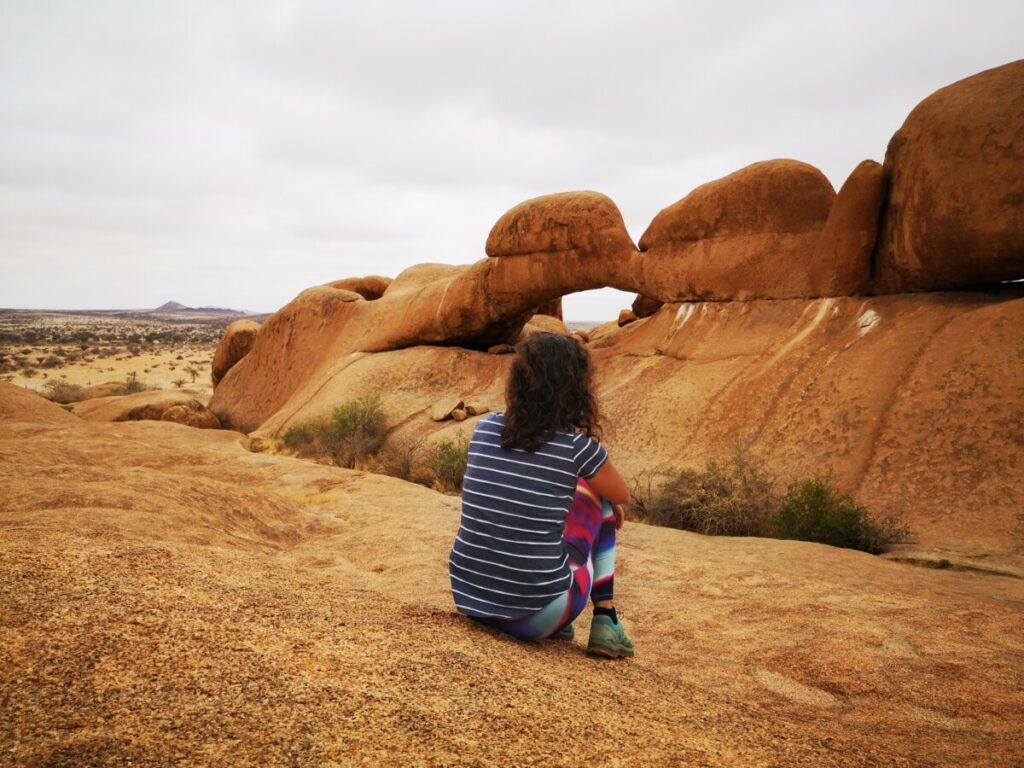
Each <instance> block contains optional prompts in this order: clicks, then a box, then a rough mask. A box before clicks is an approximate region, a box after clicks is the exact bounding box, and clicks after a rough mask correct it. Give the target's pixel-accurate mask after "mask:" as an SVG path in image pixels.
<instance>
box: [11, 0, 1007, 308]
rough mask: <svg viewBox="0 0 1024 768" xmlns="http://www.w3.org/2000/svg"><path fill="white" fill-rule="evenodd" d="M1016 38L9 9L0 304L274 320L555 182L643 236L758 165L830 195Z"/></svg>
mask: <svg viewBox="0 0 1024 768" xmlns="http://www.w3.org/2000/svg"><path fill="white" fill-rule="evenodd" d="M1021 30H1024V3H1021V2H1020V0H1008V1H1007V2H995V1H994V0H993V1H991V2H986V1H984V0H975V1H974V2H970V3H968V2H962V1H961V2H930V3H927V4H926V3H920V2H916V0H915V1H914V2H894V1H892V0H890V2H853V1H852V0H851V2H845V3H844V2H826V1H825V0H817V1H814V2H811V1H804V2H797V1H793V2H755V1H753V0H751V2H746V3H739V2H710V1H709V2H702V3H698V2H643V1H641V0H631V1H630V2H607V1H604V0H562V1H559V0H547V2H543V1H541V2H532V1H530V0H517V1H516V2H486V1H485V0H473V1H466V2H427V1H426V0H421V1H419V2H417V1H414V0H409V1H408V2H380V1H378V0H374V1H373V2H371V1H370V0H366V2H361V3H355V2H330V1H328V0H324V1H322V2H316V1H307V2H303V1H302V0H282V1H281V2H257V1H255V0H238V1H237V2H213V1H212V0H198V1H197V2H191V1H189V0H164V1H163V2H155V1H147V0H123V1H122V2H104V1H103V0H69V1H68V2H56V1H51V0H0V307H46V308H114V307H117V308H120V307H153V306H156V305H158V304H161V303H163V302H164V301H167V300H172V299H173V300H176V301H180V302H183V303H185V304H189V305H193V306H200V305H218V306H229V307H235V308H243V309H249V310H255V311H268V310H273V309H277V308H278V307H280V306H281V305H283V304H284V303H286V302H287V301H289V300H290V299H291V298H292V297H293V296H295V294H297V293H298V292H299V291H300V290H302V289H303V288H306V287H308V286H310V285H315V284H318V283H323V282H326V281H329V280H334V279H338V278H341V277H349V276H355V275H363V274H369V273H378V274H385V275H392V276H393V275H395V274H397V273H398V272H399V271H400V270H402V269H403V268H405V267H407V266H409V265H411V264H415V263H419V262H424V261H439V262H448V263H469V262H472V261H475V260H477V259H479V258H482V257H483V256H484V254H483V244H484V240H485V238H486V236H487V232H488V230H489V229H490V227H491V225H492V224H493V222H494V221H495V220H496V219H497V218H498V216H500V215H501V214H502V213H503V212H504V211H505V210H506V209H508V208H509V207H511V206H512V205H514V204H516V203H517V202H519V201H521V200H524V199H526V198H530V197H534V196H536V195H540V194H546V193H549V192H557V191H564V190H571V189H595V190H598V191H601V192H604V193H606V194H608V195H610V196H611V197H612V198H613V199H614V200H615V201H616V202H617V203H618V205H619V207H620V208H621V209H622V212H623V215H624V216H625V220H626V224H627V226H628V227H629V229H630V231H631V232H632V233H633V235H634V238H639V236H640V234H641V233H642V232H643V230H644V228H645V227H646V225H647V223H648V222H649V221H650V219H651V218H652V217H653V216H654V214H655V213H657V211H658V210H660V209H661V208H663V207H664V206H666V205H668V204H670V203H672V202H674V201H675V200H677V199H678V198H680V197H682V196H683V195H684V194H685V193H686V192H688V191H689V190H690V189H692V188H693V187H695V186H697V185H698V184H701V183H703V182H705V181H708V180H710V179H713V178H716V177H718V176H722V175H724V174H726V173H729V172H731V171H733V170H736V169H737V168H740V167H742V166H744V165H747V164H748V163H751V162H754V161H757V160H765V159H769V158H774V157H793V158H797V159H800V160H804V161H806V162H810V163H812V164H814V165H816V166H818V167H819V168H821V169H822V170H823V171H824V172H825V174H826V175H827V176H828V177H829V179H831V181H832V183H833V184H834V185H835V186H836V187H837V188H838V186H839V185H840V184H842V182H843V180H844V178H845V177H846V174H848V173H849V171H850V170H852V168H853V167H854V165H856V164H857V162H859V161H860V160H862V159H864V158H867V157H870V158H875V159H877V160H881V159H882V158H883V156H884V152H885V146H886V143H887V142H888V140H889V137H890V136H891V135H892V133H893V132H894V131H895V130H896V129H897V128H898V127H899V125H900V124H901V123H902V121H903V119H904V117H905V116H906V115H907V113H908V112H909V111H910V109H911V108H913V106H914V105H915V104H916V103H917V102H919V101H920V100H921V99H922V98H924V97H925V96H927V95H928V94H929V93H931V92H932V91H934V90H935V89H937V88H939V87H941V86H943V85H945V84H948V83H950V82H953V81H955V80H958V79H960V78H962V77H966V76H967V75H970V74H973V73H974V72H977V71H979V70H981V69H986V68H988V67H992V66H996V65H998V64H1003V63H1006V62H1009V61H1012V60H1014V59H1017V58H1020V57H1021V56H1022V55H1024V43H1022V42H1021V41H1022V39H1024V38H1022V36H1021ZM629 300H630V297H626V296H624V295H621V294H618V293H617V292H615V291H611V290H606V291H603V292H591V293H587V294H579V295H577V296H574V297H570V298H568V299H566V314H567V317H568V318H569V319H606V318H609V317H611V316H613V315H614V314H615V313H616V312H617V311H618V309H619V308H620V307H621V306H625V305H627V304H628V302H629Z"/></svg>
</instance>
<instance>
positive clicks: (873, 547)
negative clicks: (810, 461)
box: [775, 477, 908, 555]
mask: <svg viewBox="0 0 1024 768" xmlns="http://www.w3.org/2000/svg"><path fill="white" fill-rule="evenodd" d="M907 533H908V531H907V528H906V527H905V526H904V525H903V524H902V523H901V521H900V520H899V519H897V518H896V517H892V516H890V517H884V518H880V519H872V517H871V516H870V515H869V514H868V511H867V510H866V509H865V508H864V507H862V506H860V505H858V504H857V503H856V502H855V501H854V500H853V498H852V497H851V496H849V495H848V494H842V493H839V492H838V491H837V490H836V489H835V488H834V487H833V485H832V482H831V480H830V479H828V478H820V477H816V478H811V479H807V480H798V481H796V482H794V483H790V485H789V487H788V489H787V490H786V496H785V498H784V499H783V500H782V506H781V508H780V509H779V513H778V515H777V516H776V519H775V536H776V537H778V538H780V539H799V540H801V541H816V542H818V543H820V544H831V545H832V546H833V547H847V548H849V549H859V550H861V551H862V552H870V553H871V554H873V555H877V554H879V553H881V552H884V551H885V550H886V549H887V548H888V546H889V545H890V544H894V543H897V542H899V541H902V540H903V539H905V538H906V536H907Z"/></svg>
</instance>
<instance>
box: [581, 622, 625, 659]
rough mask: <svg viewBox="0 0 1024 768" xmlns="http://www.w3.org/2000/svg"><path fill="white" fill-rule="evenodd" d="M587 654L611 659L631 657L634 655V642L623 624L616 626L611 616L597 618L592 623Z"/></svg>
mask: <svg viewBox="0 0 1024 768" xmlns="http://www.w3.org/2000/svg"><path fill="white" fill-rule="evenodd" d="M587 653H590V654H593V655H594V656H604V657H605V658H609V659H621V658H624V657H629V656H632V655H633V641H632V640H630V639H629V635H627V634H626V630H625V629H623V628H622V623H621V622H619V623H618V624H616V623H615V622H613V621H612V619H611V617H610V616H595V617H594V619H593V621H591V622H590V639H589V640H588V641H587Z"/></svg>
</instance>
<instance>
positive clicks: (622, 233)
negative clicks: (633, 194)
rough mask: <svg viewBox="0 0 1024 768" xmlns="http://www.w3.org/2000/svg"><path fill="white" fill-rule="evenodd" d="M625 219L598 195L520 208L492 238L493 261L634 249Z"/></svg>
mask: <svg viewBox="0 0 1024 768" xmlns="http://www.w3.org/2000/svg"><path fill="white" fill-rule="evenodd" d="M633 247H634V246H633V241H632V239H631V238H630V237H629V233H628V232H626V225H625V224H624V223H623V221H622V214H621V213H620V212H619V209H618V207H617V206H616V205H615V203H613V202H612V201H611V200H610V199H609V198H607V197H606V196H604V195H602V194H600V193H599V192H560V193H558V194H554V195H545V196H543V197H536V198H534V199H532V200H527V201H526V202H523V203H520V204H519V205H517V206H515V207H514V208H512V209H511V210H509V211H508V212H507V213H506V214H505V215H504V216H502V217H501V218H500V219H498V221H497V222H496V223H495V225H494V227H493V228H492V229H491V233H490V234H489V235H488V236H487V246H486V250H487V255H488V256H520V255H523V254H531V253H561V252H564V251H577V252H579V253H583V254H588V255H599V254H613V253H616V252H618V251H621V250H626V251H631V250H633Z"/></svg>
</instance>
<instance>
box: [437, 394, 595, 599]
mask: <svg viewBox="0 0 1024 768" xmlns="http://www.w3.org/2000/svg"><path fill="white" fill-rule="evenodd" d="M504 419H505V416H504V414H502V413H495V414H488V415H487V416H486V417H484V418H482V419H481V420H480V421H479V422H478V423H477V426H476V429H475V430H474V432H473V438H472V440H471V441H470V445H469V462H468V465H467V469H466V476H465V479H464V481H463V490H462V520H461V524H460V527H459V532H458V534H457V536H456V539H455V544H454V546H453V547H452V552H451V557H450V558H449V561H448V562H449V573H450V575H451V580H452V593H453V595H454V598H455V603H456V607H457V608H458V609H459V610H460V611H461V612H462V613H465V614H467V615H470V616H478V617H488V616H495V617H502V618H512V617H516V616H523V615H525V614H528V613H531V612H533V611H537V610H539V609H540V608H542V607H543V606H544V605H545V604H546V603H547V602H548V601H550V600H551V598H552V596H554V595H557V594H559V593H561V592H564V591H565V590H566V589H567V587H568V585H569V584H570V583H571V582H572V573H571V569H570V567H569V560H568V556H567V553H566V549H565V544H564V541H563V533H564V530H565V520H566V515H567V514H568V511H569V505H570V504H571V503H572V501H573V497H574V493H575V491H576V485H577V481H578V478H579V477H581V476H582V477H592V476H593V475H594V473H596V472H597V471H598V469H600V468H601V466H602V465H603V464H604V462H605V461H606V460H607V458H608V454H607V452H606V451H605V449H604V448H603V447H602V446H601V445H600V444H598V443H597V442H596V441H595V440H593V439H591V438H589V437H587V436H585V435H582V434H579V433H574V432H559V433H556V434H554V435H553V436H552V437H551V438H550V439H549V440H548V441H547V442H545V443H544V444H543V445H542V446H541V447H540V448H539V449H537V450H536V451H526V450H522V449H512V450H506V449H504V448H502V447H501V436H502V428H503V426H504Z"/></svg>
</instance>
